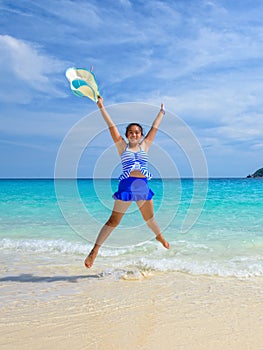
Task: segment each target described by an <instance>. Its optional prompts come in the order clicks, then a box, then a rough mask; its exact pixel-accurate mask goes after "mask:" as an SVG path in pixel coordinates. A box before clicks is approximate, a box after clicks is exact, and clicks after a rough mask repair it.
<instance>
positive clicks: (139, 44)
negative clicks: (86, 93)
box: [0, 0, 263, 178]
mask: <svg viewBox="0 0 263 350" xmlns="http://www.w3.org/2000/svg"><path fill="white" fill-rule="evenodd" d="M262 13H263V2H262V1H261V0H253V1H250V0H240V1H229V0H211V1H209V0H175V1H166V0H164V1H155V0H149V1H144V0H134V1H132V0H104V1H97V0H87V1H85V0H74V1H73V0H72V1H70V0H44V1H41V0H32V1H31V0H23V1H13V0H0V63H1V64H0V74H1V84H0V118H1V119H0V120H1V123H0V157H1V165H0V169H1V171H0V177H1V178H6V177H53V175H54V168H55V163H56V158H57V154H58V150H59V147H60V146H61V144H63V139H64V138H65V136H66V135H68V134H69V133H71V132H72V130H74V132H76V125H78V124H76V123H79V121H81V120H83V118H84V119H85V121H86V124H85V127H88V126H89V125H90V130H92V132H94V135H95V136H96V137H95V136H94V138H93V140H92V142H91V143H89V144H88V147H86V150H85V152H86V155H85V154H84V153H85V152H84V153H83V154H84V155H83V160H85V161H82V163H83V164H82V167H81V166H80V170H78V174H79V175H80V176H83V177H90V176H93V174H94V164H95V163H94V162H96V158H97V156H98V153H96V152H98V149H100V150H101V151H100V152H102V150H105V149H107V148H109V147H110V146H111V140H110V138H109V137H108V135H107V134H106V132H105V133H103V132H102V131H103V130H102V128H103V127H104V126H103V124H102V123H101V120H100V116H99V115H98V114H96V113H97V112H96V113H95V115H94V112H95V111H96V110H97V107H96V105H95V104H94V103H93V102H92V101H90V100H88V99H86V98H78V97H76V96H74V95H73V94H72V93H71V92H70V90H69V86H68V82H67V81H66V79H65V70H66V69H67V68H68V67H71V66H75V67H86V68H90V67H91V66H93V67H94V71H95V74H96V77H97V80H98V83H99V86H100V91H101V94H102V95H103V97H104V101H105V105H106V106H108V107H109V109H111V106H112V105H113V106H114V105H118V104H122V106H123V107H127V106H129V108H128V109H129V112H127V114H125V115H123V116H122V119H121V120H122V121H123V123H124V124H125V123H126V122H127V123H128V122H130V119H131V118H133V117H132V113H134V120H136V121H138V119H139V121H140V122H141V123H143V124H144V123H146V124H147V123H149V121H148V119H147V120H144V119H143V118H144V116H143V115H140V116H139V117H138V116H137V110H136V108H134V109H133V108H132V104H130V103H131V102H132V103H137V104H138V105H139V106H141V105H142V104H146V105H147V106H149V108H148V107H146V110H147V111H146V112H148V111H149V110H151V111H153V115H154V113H155V110H156V113H157V112H158V108H159V106H160V104H161V102H164V103H165V106H166V110H167V113H166V116H165V118H166V119H164V121H163V124H162V127H163V128H164V131H165V132H163V133H162V132H160V133H159V135H158V138H157V141H158V142H159V143H160V144H161V145H163V147H164V148H165V152H168V153H169V152H170V153H171V155H172V157H174V158H173V161H174V162H175V163H176V164H175V166H176V168H177V169H178V172H179V176H182V177H185V176H192V173H191V169H190V168H191V164H190V167H186V166H184V164H183V163H184V162H185V161H184V160H183V159H182V158H183V157H179V156H178V157H177V158H176V156H175V155H174V154H175V153H176V152H177V147H176V144H177V140H175V138H176V137H177V136H176V135H178V134H176V130H175V129H176V127H177V126H178V123H177V121H178V119H180V120H182V122H183V123H185V125H186V126H187V127H188V128H190V130H191V131H192V132H193V135H194V136H195V137H196V139H197V140H198V142H199V143H200V145H201V149H202V151H203V152H204V155H205V158H206V161H207V166H208V174H209V176H211V177H245V176H246V175H248V174H249V173H251V172H254V171H255V170H257V169H258V168H260V167H262V166H263V157H262V155H263V137H262V134H263V99H262V93H263V22H262ZM127 103H128V105H127ZM136 106H137V105H136ZM113 114H114V112H113ZM146 114H147V113H146ZM116 118H117V117H116ZM145 118H146V117H145ZM147 118H148V117H147ZM117 119H118V118H117ZM116 122H120V120H119V119H118V120H116ZM89 123H90V124H89ZM166 130H169V131H170V132H171V139H170V143H169V140H168V139H167V133H166ZM87 135H88V136H87V137H88V138H91V135H90V134H89V132H87ZM189 142H190V141H189ZM178 152H179V151H178ZM187 152H189V150H187ZM187 152H186V153H187ZM157 153H158V152H157ZM191 157H192V158H193V157H194V156H192V155H191V154H190V155H189V154H186V158H188V160H189V158H190V159H191ZM106 158H108V157H106ZM162 158H163V157H162V155H161V154H160V159H159V163H158V164H160V163H161V161H162ZM69 161H70V157H69ZM80 163H81V162H80ZM165 163H166V161H165V162H164V164H163V166H164V167H165ZM190 163H191V161H190ZM105 164H106V163H105ZM100 167H101V168H104V170H105V167H103V160H102V164H100ZM105 176H107V174H105Z"/></svg>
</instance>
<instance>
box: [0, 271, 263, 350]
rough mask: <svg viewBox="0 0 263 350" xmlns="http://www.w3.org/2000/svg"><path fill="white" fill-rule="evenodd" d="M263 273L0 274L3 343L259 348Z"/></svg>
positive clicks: (6, 347)
mask: <svg viewBox="0 0 263 350" xmlns="http://www.w3.org/2000/svg"><path fill="white" fill-rule="evenodd" d="M262 287H263V280H262V278H248V279H243V280H239V279H237V278H222V277H211V276H193V275H188V274H183V273H176V272H166V273H156V272H154V273H143V274H136V275H135V274H131V275H130V274H129V272H126V273H124V272H122V274H120V278H119V279H116V278H111V276H110V275H109V276H101V275H100V274H99V271H96V269H95V271H94V269H93V270H90V271H89V270H88V271H86V270H84V269H82V268H81V267H80V268H79V269H78V268H77V267H75V268H74V269H73V268H72V270H71V271H70V273H69V270H68V269H67V268H66V267H65V268H64V269H62V268H61V267H60V268H58V269H57V271H56V273H55V274H54V273H53V272H51V271H48V269H47V268H45V271H44V270H43V269H42V271H41V268H39V273H36V274H34V275H32V274H30V273H28V274H26V273H25V274H20V275H16V274H11V273H9V274H8V275H7V274H6V277H5V278H1V295H2V297H1V303H2V306H1V344H0V345H1V349H2V350H11V349H21V350H23V349H27V350H28V349H34V350H37V349H47V348H48V349H49V350H52V349H64V350H65V349H78V350H80V349H99V350H109V349H114V350H117V349H121V350H122V349H126V350H135V349H140V350H159V349H166V350H173V349H187V350H188V349H191V350H195V349H196V350H197V349H206V350H209V349H211V350H212V349H213V350H217V349H218V350H219V349H220V350H222V349H224V350H228V349H229V350H243V349H244V350H248V349H253V350H260V349H263V345H262V334H263V303H262V301H263V295H262V291H263V288H262Z"/></svg>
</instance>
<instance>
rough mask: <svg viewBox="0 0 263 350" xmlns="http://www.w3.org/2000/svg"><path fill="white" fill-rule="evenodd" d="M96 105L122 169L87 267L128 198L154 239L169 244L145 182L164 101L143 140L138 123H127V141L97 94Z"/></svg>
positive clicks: (167, 245)
mask: <svg viewBox="0 0 263 350" xmlns="http://www.w3.org/2000/svg"><path fill="white" fill-rule="evenodd" d="M97 105H98V107H99V109H100V112H101V115H102V117H103V118H104V120H105V122H106V123H107V125H108V127H109V131H110V134H111V137H112V139H113V141H114V143H115V145H116V147H117V149H118V152H119V155H120V157H121V162H122V168H123V173H122V174H121V176H120V177H119V180H120V182H119V187H118V191H117V192H115V193H114V195H113V198H114V199H115V202H114V207H113V210H112V213H111V216H110V218H109V219H108V221H107V222H106V223H105V224H104V226H103V227H102V229H101V230H100V232H99V235H98V237H97V239H96V242H95V244H94V247H93V248H92V250H91V251H90V253H89V255H88V256H87V258H86V259H85V266H86V267H87V268H90V267H91V266H92V265H93V263H94V261H95V259H96V256H97V254H98V252H99V249H100V247H101V245H102V244H103V242H104V241H105V240H106V239H107V237H108V236H109V235H110V233H111V232H112V231H113V230H114V228H115V227H116V226H117V225H118V224H119V223H120V221H121V219H122V217H123V215H124V213H125V212H126V210H127V209H128V207H129V206H130V205H131V203H132V201H135V202H136V204H137V205H138V207H139V209H140V212H141V214H142V217H143V219H144V220H145V221H146V223H147V225H148V227H149V228H150V229H151V230H152V231H153V232H154V233H155V235H156V240H157V241H159V242H160V243H161V244H162V245H163V246H164V247H165V248H166V249H169V248H170V245H169V243H168V242H167V241H166V240H165V238H164V237H163V235H162V233H161V231H160V228H159V226H158V224H157V222H156V221H155V218H154V211H153V200H152V197H153V195H154V193H153V192H152V190H151V189H150V188H149V186H148V180H150V179H151V177H152V175H151V174H150V172H149V171H148V168H147V161H148V155H147V152H148V150H149V147H150V145H151V143H152V142H153V140H154V137H155V135H156V132H157V130H158V128H159V126H160V124H161V121H162V118H163V116H164V114H165V111H164V105H163V104H162V105H161V109H160V111H159V113H158V114H157V116H156V118H155V120H154V121H153V123H152V127H151V129H150V131H149V132H148V134H147V135H146V136H145V138H143V140H142V137H143V129H142V127H141V125H140V124H137V123H131V124H129V125H128V126H127V128H126V134H125V136H126V137H127V139H128V143H126V141H125V140H124V138H123V137H122V136H121V135H120V133H119V131H118V129H117V127H116V125H115V124H114V123H113V121H112V119H111V117H110V116H109V114H108V112H107V111H106V109H105V107H104V105H103V99H102V98H99V100H98V102H97Z"/></svg>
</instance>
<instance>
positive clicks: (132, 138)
mask: <svg viewBox="0 0 263 350" xmlns="http://www.w3.org/2000/svg"><path fill="white" fill-rule="evenodd" d="M126 137H127V139H128V140H129V142H131V143H137V142H139V141H140V140H141V138H142V132H141V129H140V128H139V127H138V126H137V125H132V126H130V127H129V129H128V130H127V133H126Z"/></svg>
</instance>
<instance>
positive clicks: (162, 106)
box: [160, 103, 165, 115]
mask: <svg viewBox="0 0 263 350" xmlns="http://www.w3.org/2000/svg"><path fill="white" fill-rule="evenodd" d="M160 112H162V113H163V115H164V114H165V109H164V104H163V103H162V104H161V109H160Z"/></svg>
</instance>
